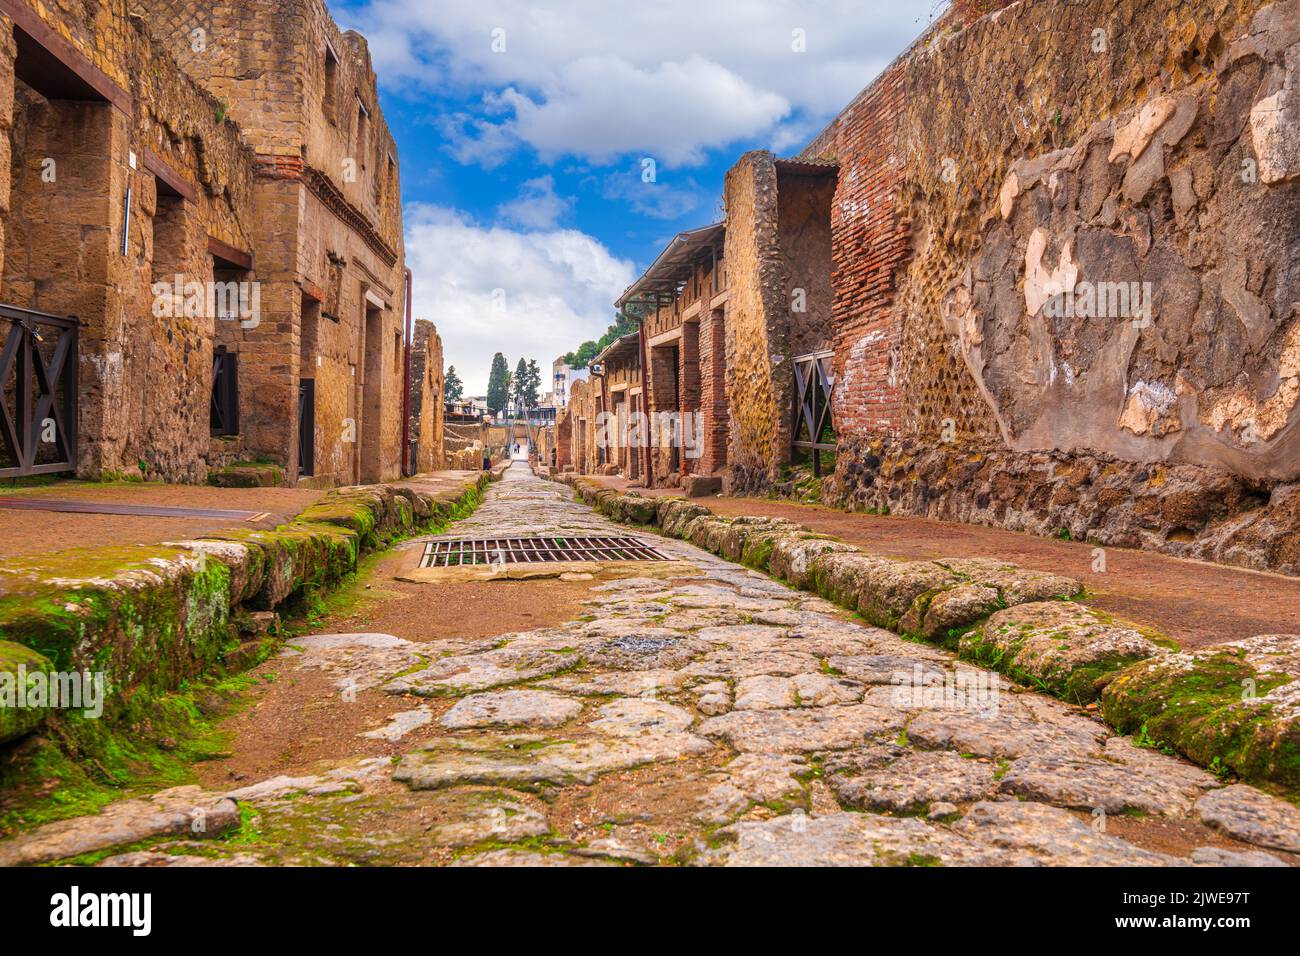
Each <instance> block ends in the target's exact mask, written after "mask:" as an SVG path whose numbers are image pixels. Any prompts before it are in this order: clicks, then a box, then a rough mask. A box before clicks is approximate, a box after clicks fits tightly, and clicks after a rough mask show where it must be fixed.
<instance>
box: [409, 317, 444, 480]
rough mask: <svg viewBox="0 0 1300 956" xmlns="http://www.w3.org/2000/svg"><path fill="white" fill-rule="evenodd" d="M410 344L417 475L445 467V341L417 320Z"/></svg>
mask: <svg viewBox="0 0 1300 956" xmlns="http://www.w3.org/2000/svg"><path fill="white" fill-rule="evenodd" d="M412 338H413V341H412V342H411V392H410V408H411V420H410V425H409V428H410V435H411V438H412V443H413V444H415V446H416V451H415V457H414V460H413V461H412V463H411V464H412V467H413V468H414V470H415V473H416V474H423V473H424V472H429V471H437V470H438V469H440V468H443V467H444V464H443V462H444V454H443V435H444V427H443V412H444V406H443V382H444V378H443V371H442V338H441V337H440V336H439V335H438V330H437V329H436V328H435V327H434V325H433V323H432V322H430V321H428V320H427V319H416V320H415V329H414V331H413V333H412Z"/></svg>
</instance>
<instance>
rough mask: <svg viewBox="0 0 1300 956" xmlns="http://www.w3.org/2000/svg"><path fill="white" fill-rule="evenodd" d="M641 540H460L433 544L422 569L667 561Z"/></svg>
mask: <svg viewBox="0 0 1300 956" xmlns="http://www.w3.org/2000/svg"><path fill="white" fill-rule="evenodd" d="M666 560H668V559H667V558H665V557H664V556H663V555H662V554H660V553H659V552H658V551H656V550H655V549H654V548H652V547H650V546H649V545H648V544H646V543H645V542H644V541H640V540H638V539H637V538H629V537H615V538H590V537H569V536H558V535H555V536H547V537H535V538H459V539H455V540H451V541H430V542H429V543H428V544H426V545H425V546H424V557H423V558H421V560H420V567H422V568H455V567H460V566H461V565H481V564H543V563H546V562H555V561H666Z"/></svg>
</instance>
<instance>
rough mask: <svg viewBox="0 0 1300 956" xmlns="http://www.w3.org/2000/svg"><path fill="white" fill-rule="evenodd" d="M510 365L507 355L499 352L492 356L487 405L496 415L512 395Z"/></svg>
mask: <svg viewBox="0 0 1300 956" xmlns="http://www.w3.org/2000/svg"><path fill="white" fill-rule="evenodd" d="M509 389H510V366H509V365H507V364H506V357H505V356H504V355H502V354H501V353H500V352H498V353H497V354H496V355H494V356H492V370H491V371H490V372H489V373H488V387H487V407H488V409H489V410H490V411H491V412H492V414H494V415H496V414H499V413H500V412H501V409H503V408H505V407H506V402H507V400H508V399H509V397H510V391H509Z"/></svg>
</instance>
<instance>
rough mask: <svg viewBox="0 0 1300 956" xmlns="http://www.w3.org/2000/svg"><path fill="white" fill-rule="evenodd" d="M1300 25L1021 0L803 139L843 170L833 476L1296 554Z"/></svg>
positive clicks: (1020, 513) (957, 505) (896, 505)
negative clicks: (1293, 487)
mask: <svg viewBox="0 0 1300 956" xmlns="http://www.w3.org/2000/svg"><path fill="white" fill-rule="evenodd" d="M1297 22H1300V4H1297V3H1295V2H1287V3H1278V4H1273V5H1267V4H1264V3H1261V2H1250V0H1233V2H1218V3H1211V2H1208V0H1206V2H1176V0H1156V2H1151V3H1141V4H1139V3H1119V2H1113V0H1089V2H1082V3H1067V2H1064V0H1038V2H1033V3H1029V2H1021V3H1015V4H1011V5H1009V6H1007V7H1006V8H1005V9H1003V10H1001V11H999V12H997V13H995V14H992V15H990V16H987V17H983V18H981V19H979V20H976V21H975V22H973V23H970V24H967V25H965V26H964V28H959V24H957V23H956V22H954V21H953V20H951V19H950V20H948V21H946V22H944V23H941V24H939V25H938V26H937V27H935V28H934V29H933V30H931V31H930V32H929V33H928V34H927V35H926V36H925V37H923V38H922V39H921V40H920V41H918V43H917V44H916V45H914V47H913V48H912V49H911V50H909V51H908V52H907V53H906V54H904V56H902V57H901V58H900V59H899V60H898V61H897V62H896V63H895V64H894V65H893V66H891V67H890V68H889V69H888V70H886V72H885V73H884V74H882V76H881V77H880V79H879V80H877V82H876V83H874V84H873V85H872V86H871V87H870V88H869V89H868V90H866V91H864V93H863V94H861V95H860V96H859V97H858V98H857V99H855V100H854V102H853V103H852V104H850V106H849V107H848V108H847V109H846V110H845V111H844V113H843V114H841V116H840V117H839V118H837V120H836V121H835V122H834V123H832V124H831V126H830V127H828V129H827V130H826V131H825V132H824V133H823V134H822V135H821V136H819V137H818V138H817V139H816V140H815V141H814V142H813V143H812V144H811V145H810V146H809V147H808V149H807V150H806V151H805V153H804V154H803V155H804V157H805V158H820V159H829V160H834V161H836V162H838V163H839V166H840V173H839V180H838V183H839V184H838V187H837V193H836V197H835V203H834V210H833V213H832V216H833V219H832V222H833V246H834V275H833V282H834V285H835V306H834V325H835V349H836V357H835V365H836V370H837V373H838V374H837V378H838V382H837V386H836V388H837V393H838V394H837V401H836V405H835V413H836V423H835V424H836V430H837V433H838V435H839V438H840V453H839V455H838V456H837V471H836V475H835V478H834V480H833V481H831V482H830V483H829V484H828V488H827V491H828V493H830V494H831V495H833V496H836V497H838V498H840V499H841V500H845V501H848V502H850V503H855V504H859V505H861V506H864V507H877V508H883V507H889V508H890V509H891V510H894V511H907V512H911V513H926V514H934V515H940V516H946V517H958V518H962V519H963V520H974V521H981V522H985V523H990V524H1001V525H1005V526H1008V527H1016V528H1025V529H1027V530H1034V531H1037V532H1040V533H1057V532H1059V531H1060V530H1061V529H1065V530H1067V531H1069V533H1070V534H1071V535H1073V536H1081V537H1087V538H1093V539H1095V540H1097V541H1100V542H1102V543H1110V542H1113V543H1123V544H1140V545H1142V546H1146V547H1151V548H1159V549H1161V550H1165V551H1169V552H1171V553H1177V554H1192V555H1196V556H1203V557H1212V558H1215V559H1217V560H1226V561H1233V562H1236V563H1243V564H1248V565H1251V566H1256V567H1278V568H1293V567H1295V565H1296V558H1295V554H1294V553H1293V552H1296V551H1298V550H1300V545H1298V544H1297V541H1296V540H1295V534H1296V533H1295V532H1294V531H1289V530H1288V529H1289V528H1291V527H1293V525H1294V522H1293V521H1292V520H1291V514H1292V512H1293V511H1294V510H1295V509H1296V507H1297V504H1296V503H1295V502H1294V501H1292V498H1293V496H1292V495H1291V494H1290V488H1291V484H1290V482H1292V481H1293V480H1294V479H1295V478H1296V477H1297V475H1298V474H1300V438H1297V437H1295V436H1296V430H1295V428H1294V421H1295V418H1296V414H1297V413H1296V412H1295V405H1296V404H1297V400H1298V399H1300V385H1297V383H1298V382H1300V374H1298V371H1297V369H1298V368H1300V365H1297V360H1296V359H1295V356H1296V355H1300V346H1298V345H1297V344H1296V343H1297V342H1300V311H1298V306H1297V303H1300V268H1298V267H1297V265H1296V263H1297V255H1296V252H1297V245H1296V243H1297V241H1298V240H1297V232H1296V230H1295V229H1294V227H1293V225H1289V224H1293V223H1295V222H1296V221H1298V218H1300V102H1297V100H1298V99H1300V98H1298V97H1296V96H1295V95H1294V94H1292V93H1291V92H1290V90H1293V89H1296V88H1297V83H1298V82H1300V78H1298V75H1297V72H1296V71H1297V69H1300V54H1298V53H1297V41H1300V34H1298V33H1297V29H1296V26H1295V25H1296V23H1297ZM734 268H735V267H734V263H733V265H732V269H733V271H734ZM1192 502H1195V504H1193V503H1192Z"/></svg>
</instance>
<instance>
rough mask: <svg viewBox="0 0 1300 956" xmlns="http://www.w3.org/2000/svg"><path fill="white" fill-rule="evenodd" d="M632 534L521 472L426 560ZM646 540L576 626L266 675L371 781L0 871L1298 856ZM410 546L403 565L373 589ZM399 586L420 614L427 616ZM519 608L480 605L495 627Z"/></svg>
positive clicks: (1168, 780) (298, 650)
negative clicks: (300, 693)
mask: <svg viewBox="0 0 1300 956" xmlns="http://www.w3.org/2000/svg"><path fill="white" fill-rule="evenodd" d="M625 533H626V528H622V527H620V526H618V525H615V524H613V523H612V522H609V521H607V520H606V519H604V518H603V517H601V516H599V515H597V514H596V513H595V512H593V511H592V510H591V509H590V508H588V507H587V506H586V505H584V504H582V503H580V502H578V501H575V500H574V499H573V497H572V495H571V492H570V489H568V488H567V487H565V486H563V485H560V484H556V483H551V482H547V481H544V480H542V479H539V478H536V477H534V476H533V475H531V474H529V473H528V471H527V470H526V469H525V468H524V467H523V466H521V465H518V464H516V465H515V466H514V467H512V468H511V469H509V470H508V471H507V472H506V474H505V477H504V480H503V481H501V482H499V483H497V484H495V485H493V486H491V489H490V490H489V491H488V493H487V496H486V499H485V501H484V502H483V504H482V505H481V506H480V507H479V508H478V510H477V511H476V512H475V513H474V514H473V515H472V516H471V517H469V518H467V519H465V520H462V521H460V522H458V523H456V524H454V525H453V526H452V527H451V528H450V529H448V532H447V534H446V535H444V537H448V536H454V537H484V536H497V535H505V534H511V535H523V534H530V535H542V534H546V535H555V536H560V537H563V536H572V535H576V534H593V535H594V534H606V535H608V534H625ZM642 537H643V538H645V539H647V540H648V542H649V543H651V544H652V545H653V546H654V547H656V548H657V549H658V550H659V551H660V552H661V553H662V554H663V555H664V556H665V557H667V558H668V559H669V560H668V561H667V562H645V563H643V564H639V565H638V566H637V567H635V568H634V567H631V566H630V563H623V564H621V565H619V566H618V570H617V572H615V573H617V574H618V575H622V576H617V577H609V576H607V574H605V573H597V574H595V575H594V576H592V577H590V578H589V579H588V576H587V574H586V573H585V572H579V573H578V574H577V575H576V577H577V578H578V579H579V582H577V583H583V584H584V585H585V586H589V588H590V590H589V593H588V595H587V597H586V599H585V601H584V613H582V614H580V615H578V616H577V618H576V619H574V620H570V621H567V622H565V623H562V624H558V625H556V626H546V627H544V628H541V629H537V630H532V631H526V632H522V633H510V634H502V635H497V636H490V637H484V638H480V639H459V640H455V639H453V640H446V641H441V642H437V643H432V642H413V641H410V640H408V639H407V638H406V637H404V636H403V635H402V634H378V633H354V634H348V633H328V634H324V633H323V634H314V635H310V636H305V637H301V638H296V639H294V640H292V641H291V642H290V643H289V645H288V646H287V647H286V648H285V649H284V650H283V651H282V652H281V654H280V656H279V657H278V658H277V659H275V660H273V661H271V662H270V664H271V666H272V667H273V668H274V670H275V671H276V672H277V674H278V681H277V684H276V685H273V686H272V687H271V689H270V690H269V691H268V693H269V694H275V693H277V692H278V689H279V686H280V685H286V686H287V685H290V684H292V683H294V681H295V680H298V679H300V678H305V677H307V676H308V675H324V676H326V677H327V678H328V681H327V683H326V684H324V685H322V686H324V687H325V690H324V693H325V694H327V695H329V697H330V698H332V699H331V700H330V701H329V705H330V706H331V707H339V708H346V707H358V706H363V705H366V704H367V703H369V704H371V705H374V704H375V703H376V702H378V707H377V709H376V708H375V707H374V706H371V708H370V709H369V710H367V711H366V712H367V713H368V714H369V713H373V714H374V718H373V720H372V721H371V722H372V723H373V726H371V727H368V728H367V729H366V730H364V731H362V733H361V735H360V736H359V737H358V743H359V744H366V743H370V742H373V741H376V740H378V741H383V742H385V743H386V744H388V745H391V747H392V750H391V751H390V755H382V754H381V755H374V754H373V753H372V754H371V755H366V756H363V755H361V754H363V753H366V751H365V750H364V747H358V748H357V749H355V751H354V752H353V753H352V754H351V755H347V756H344V755H345V754H348V748H347V747H344V748H341V754H340V756H341V757H343V759H335V760H328V761H318V762H314V763H312V764H311V765H305V766H301V767H296V768H294V770H293V772H292V773H290V774H287V775H277V776H274V777H270V778H268V779H259V780H253V781H248V782H241V785H240V786H238V787H237V788H234V789H224V790H223V789H220V788H215V787H211V786H209V787H206V788H202V787H195V786H188V787H180V788H174V789H172V790H166V791H162V792H159V793H157V794H155V795H153V796H152V797H149V798H140V799H135V800H130V801H123V802H120V803H118V804H114V805H111V806H109V807H107V808H106V809H105V810H104V811H103V812H102V813H101V814H100V815H99V816H92V817H82V818H77V819H73V820H69V821H61V822H57V823H52V824H47V825H45V826H44V827H42V828H39V829H37V830H35V831H32V832H31V833H29V834H26V835H23V836H20V837H17V838H15V839H12V840H9V841H7V842H5V843H2V844H0V864H12V863H35V862H49V861H54V860H60V859H67V858H71V857H78V856H83V858H84V855H87V854H89V855H91V857H92V858H93V861H94V862H97V863H99V865H102V866H123V865H125V866H139V865H186V864H210V863H229V864H244V865H252V864H272V863H299V864H327V865H328V864H335V865H337V864H349V863H361V864H367V863H395V864H418V865H422V864H452V865H457V866H478V865H500V864H521V865H522V864H530V865H555V866H558V865H585V866H592V865H616V864H624V865H626V864H693V865H706V866H711V865H732V866H736V865H752V864H789V865H827V864H870V865H963V864H973V865H998V866H1013V865H1026V864H1028V865H1036V864H1045V865H1076V866H1077V865H1156V866H1158V865H1186V864H1189V863H1191V864H1208V865H1216V864H1222V865H1285V864H1288V863H1294V862H1295V860H1296V859H1297V857H1296V854H1297V853H1300V811H1298V810H1296V809H1295V808H1294V807H1293V806H1291V805H1290V804H1288V803H1285V802H1283V801H1281V800H1277V799H1275V798H1273V797H1270V796H1268V795H1266V794H1264V793H1262V792H1260V791H1258V790H1256V789H1254V788H1252V787H1249V786H1244V785H1231V786H1223V785H1221V784H1220V783H1219V781H1218V780H1216V778H1215V777H1214V776H1212V775H1210V774H1208V773H1206V772H1204V771H1203V770H1200V769H1199V768H1197V767H1194V766H1192V765H1191V764H1189V763H1186V762H1185V761H1183V760H1181V759H1179V758H1176V757H1172V756H1167V755H1165V754H1162V753H1160V752H1157V751H1156V750H1152V749H1146V748H1143V747H1139V746H1135V744H1134V741H1133V740H1131V739H1127V738H1123V737H1118V736H1114V735H1113V734H1112V733H1111V732H1110V731H1109V730H1108V729H1107V727H1106V726H1105V725H1103V724H1102V723H1100V722H1099V721H1097V720H1095V719H1093V718H1092V717H1090V716H1088V715H1087V714H1085V713H1084V712H1082V711H1080V710H1078V709H1077V708H1074V707H1071V706H1069V705H1067V704H1065V703H1063V702H1061V701H1058V700H1055V699H1052V698H1049V697H1046V696H1042V695H1040V694H1037V693H1035V692H1032V691H1027V690H1024V689H1022V688H1017V687H1014V686H1013V685H1011V684H1009V683H1008V682H1007V681H1006V680H1005V679H1004V678H1001V677H999V676H998V675H996V674H994V673H992V672H988V671H983V670H979V669H977V668H972V667H970V666H968V665H966V664H964V663H963V664H960V665H959V664H958V663H957V662H956V661H955V659H954V658H953V657H952V656H951V655H949V654H948V653H946V652H945V651H942V650H939V649H937V648H933V647H929V646H926V645H922V644H918V643H914V642H911V641H907V640H904V639H902V638H900V637H898V636H896V635H894V634H893V633H891V632H889V631H885V630H882V629H879V628H874V627H870V626H865V625H863V624H861V623H857V622H855V621H854V620H850V619H849V616H848V615H847V614H846V613H845V612H844V611H842V610H841V609H840V608H838V607H836V606H834V605H832V604H830V603H828V602H826V601H823V600H822V599H820V598H817V597H813V596H809V595H807V594H802V593H800V592H796V591H792V590H790V589H789V588H787V587H786V586H784V585H783V584H780V583H778V582H776V581H773V580H772V579H770V578H768V577H767V576H765V575H761V574H758V573H757V572H754V571H751V570H749V569H746V568H743V567H741V566H739V565H735V564H732V563H730V562H727V561H724V560H722V559H720V558H717V557H714V556H713V555H710V554H708V553H706V552H704V551H702V550H700V549H698V548H696V547H694V546H692V545H690V544H687V543H684V542H681V541H676V540H672V539H668V538H662V537H659V536H656V535H653V534H649V533H647V534H644V535H642ZM422 548H423V541H422V540H419V539H417V540H416V541H413V542H409V543H408V544H407V545H405V546H404V547H403V551H402V556H403V557H402V560H401V561H400V562H398V563H397V565H395V566H394V567H395V570H393V571H392V573H393V575H394V576H395V577H397V578H399V579H400V578H401V577H403V576H409V575H410V574H411V571H410V568H411V566H412V558H414V557H415V556H416V555H418V554H419V553H420V552H421V551H422ZM568 576H569V577H570V578H573V577H575V575H573V574H569V575H568ZM378 577H379V575H377V576H376V579H374V580H372V581H371V582H368V583H367V586H368V587H369V586H371V585H372V584H373V586H374V587H382V586H383V582H382V580H379V579H378ZM421 587H423V588H425V589H427V598H425V599H424V607H426V608H427V610H428V611H429V612H430V613H432V612H433V611H434V610H435V609H436V606H437V602H438V590H437V588H436V586H434V585H432V584H426V585H421ZM515 587H518V585H517V584H516V583H515V582H510V581H497V582H493V583H491V584H489V585H487V588H488V589H491V588H497V589H500V591H501V598H500V600H502V601H509V600H513V599H514V598H513V597H512V596H511V589H512V588H515ZM379 600H380V601H381V602H382V600H383V598H382V597H381V598H380V599H379ZM417 600H419V599H417ZM251 719H252V720H253V721H254V726H255V725H256V720H257V717H256V716H255V715H254V716H253V717H252V718H251ZM232 835H233V836H232ZM201 837H202V838H201ZM122 848H128V849H126V850H125V851H123V850H122Z"/></svg>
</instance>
